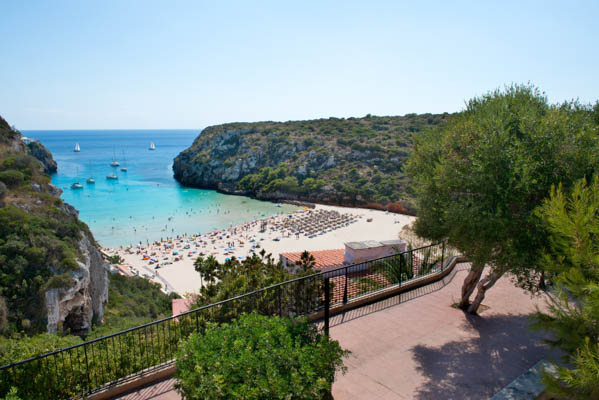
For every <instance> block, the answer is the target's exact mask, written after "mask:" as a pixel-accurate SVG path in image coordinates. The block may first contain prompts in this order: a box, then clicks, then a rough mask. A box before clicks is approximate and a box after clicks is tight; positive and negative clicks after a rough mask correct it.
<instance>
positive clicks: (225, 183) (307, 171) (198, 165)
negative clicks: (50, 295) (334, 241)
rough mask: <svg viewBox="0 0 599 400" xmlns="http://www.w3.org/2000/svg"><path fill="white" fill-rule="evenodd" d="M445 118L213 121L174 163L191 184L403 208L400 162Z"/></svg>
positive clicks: (406, 198) (406, 197)
mask: <svg viewBox="0 0 599 400" xmlns="http://www.w3.org/2000/svg"><path fill="white" fill-rule="evenodd" d="M448 118H449V114H442V115H434V114H422V115H416V114H408V115H405V116H402V117H377V116H368V117H365V118H347V119H344V118H329V119H319V120H311V121H288V122H258V123H232V124H224V125H217V126H211V127H208V128H206V129H205V130H204V131H203V132H202V133H201V135H200V136H198V138H197V139H196V140H195V142H194V144H193V145H192V146H191V147H190V148H189V149H187V150H185V151H184V152H183V153H181V154H180V155H179V156H178V157H177V158H176V159H175V163H174V166H173V169H174V171H175V178H176V179H178V180H180V181H181V182H182V183H184V184H187V185H190V186H199V187H207V188H216V187H218V188H219V189H220V190H222V191H225V192H234V191H242V192H243V193H246V194H249V195H252V196H256V197H260V198H273V199H276V198H297V199H304V200H312V201H327V202H333V203H338V204H362V205H368V206H373V207H391V208H393V209H394V210H396V211H406V208H409V209H412V204H411V198H412V197H411V194H410V193H409V192H408V183H409V181H410V179H409V177H408V176H407V175H406V174H405V172H404V170H403V165H404V163H405V161H406V160H407V158H408V156H409V155H410V152H411V148H412V142H413V137H415V136H418V135H420V134H421V133H422V132H423V131H425V130H427V129H429V128H430V127H435V126H442V125H444V124H445V123H446V121H447V119H448ZM239 166H241V167H240V170H239V173H237V172H235V171H236V168H238V167H239ZM400 203H401V204H400Z"/></svg>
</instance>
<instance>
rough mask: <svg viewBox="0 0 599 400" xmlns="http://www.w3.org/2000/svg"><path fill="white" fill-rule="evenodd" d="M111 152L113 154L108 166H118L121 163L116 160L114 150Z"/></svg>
mask: <svg viewBox="0 0 599 400" xmlns="http://www.w3.org/2000/svg"><path fill="white" fill-rule="evenodd" d="M112 154H113V155H112V162H111V163H110V166H111V167H118V166H119V165H121V164H119V162H118V161H117V160H116V156H115V155H114V152H113V153H112Z"/></svg>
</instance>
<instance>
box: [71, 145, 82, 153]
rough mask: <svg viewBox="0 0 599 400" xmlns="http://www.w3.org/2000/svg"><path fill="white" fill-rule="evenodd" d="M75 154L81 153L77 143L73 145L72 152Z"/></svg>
mask: <svg viewBox="0 0 599 400" xmlns="http://www.w3.org/2000/svg"><path fill="white" fill-rule="evenodd" d="M73 151H74V152H75V153H79V152H80V151H81V148H80V147H79V143H75V150H73Z"/></svg>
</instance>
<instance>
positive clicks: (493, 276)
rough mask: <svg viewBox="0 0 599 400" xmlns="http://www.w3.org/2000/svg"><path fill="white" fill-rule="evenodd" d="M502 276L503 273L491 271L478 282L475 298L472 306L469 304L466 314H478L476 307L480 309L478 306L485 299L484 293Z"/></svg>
mask: <svg viewBox="0 0 599 400" xmlns="http://www.w3.org/2000/svg"><path fill="white" fill-rule="evenodd" d="M502 275H503V272H498V271H493V272H491V273H490V274H488V275H487V276H485V277H484V278H483V279H482V280H481V281H480V282H478V285H477V291H476V296H475V297H474V301H473V302H472V304H470V307H468V312H469V313H470V314H476V313H477V312H478V307H480V304H481V303H482V301H483V299H484V298H485V293H486V292H487V290H489V289H490V288H491V287H492V286H493V285H494V284H495V282H497V280H498V279H499V278H501V276H502Z"/></svg>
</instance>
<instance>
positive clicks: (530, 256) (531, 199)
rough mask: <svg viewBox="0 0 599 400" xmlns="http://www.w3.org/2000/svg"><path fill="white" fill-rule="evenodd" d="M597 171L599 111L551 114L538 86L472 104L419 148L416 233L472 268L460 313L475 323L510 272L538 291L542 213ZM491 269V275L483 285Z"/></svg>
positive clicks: (569, 106)
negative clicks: (553, 198) (560, 189)
mask: <svg viewBox="0 0 599 400" xmlns="http://www.w3.org/2000/svg"><path fill="white" fill-rule="evenodd" d="M598 165H599V153H598V129H597V123H596V122H595V118H594V115H593V112H592V109H591V108H590V107H588V106H581V105H579V104H578V103H576V102H569V103H564V104H560V105H550V104H549V103H548V101H547V98H546V97H545V96H544V94H542V93H540V92H539V90H538V89H536V88H535V87H533V86H530V85H512V86H509V87H506V88H505V89H504V90H495V91H493V92H489V93H487V94H485V95H483V96H481V97H477V98H473V99H471V100H470V101H469V102H468V103H467V105H466V108H465V110H464V111H462V112H460V113H458V114H456V115H454V116H453V117H452V118H451V119H450V121H449V122H448V123H447V124H446V125H445V126H444V127H442V128H440V130H437V131H429V132H426V133H424V134H422V135H421V136H418V137H416V138H415V146H414V151H413V154H412V156H411V158H410V160H409V162H408V166H407V170H408V172H409V173H410V174H411V175H412V176H413V185H414V186H413V189H414V193H415V197H416V201H417V207H418V220H417V221H416V223H415V230H416V233H418V234H419V235H421V236H423V237H425V238H429V239H434V240H438V239H441V238H443V237H449V243H450V245H452V246H454V247H455V248H457V249H458V250H459V251H461V252H462V253H463V254H464V255H465V256H466V257H468V258H469V259H470V260H471V262H472V266H471V269H470V271H469V273H468V275H467V276H466V278H465V280H464V284H463V286H462V293H461V300H460V302H459V306H460V307H461V308H463V309H465V310H468V312H470V313H476V312H477V310H478V307H479V306H480V304H481V302H482V300H483V299H484V296H485V292H486V291H487V290H488V289H489V288H491V287H492V286H493V285H494V284H495V283H496V282H497V280H498V279H499V278H500V277H501V276H502V275H504V274H505V273H508V272H509V273H511V274H513V276H514V277H515V278H516V279H517V280H518V282H519V283H520V284H521V285H522V286H523V287H526V288H528V289H531V290H534V289H536V288H538V287H539V284H540V283H541V282H542V281H543V279H542V270H543V268H542V265H540V264H541V263H540V254H541V252H542V249H543V248H545V247H546V245H547V233H546V232H545V230H544V228H543V227H542V225H541V224H540V223H539V221H538V217H537V216H535V214H534V213H533V210H534V209H535V208H536V207H537V206H539V205H540V204H541V203H542V201H543V199H545V198H546V197H547V196H548V194H549V191H550V189H551V186H552V185H554V184H558V183H560V182H561V183H562V184H563V185H564V187H565V188H568V187H569V186H571V184H572V182H574V181H575V180H577V179H579V178H582V177H585V176H586V177H588V176H591V175H592V174H593V172H594V171H596V170H597V166H598ZM485 266H488V267H490V270H489V273H488V274H487V275H486V276H485V277H482V275H483V270H484V268H485ZM475 290H476V291H477V292H476V295H475V297H474V299H473V300H472V301H471V296H472V294H473V293H474V292H475Z"/></svg>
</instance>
